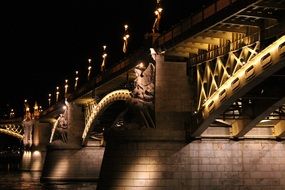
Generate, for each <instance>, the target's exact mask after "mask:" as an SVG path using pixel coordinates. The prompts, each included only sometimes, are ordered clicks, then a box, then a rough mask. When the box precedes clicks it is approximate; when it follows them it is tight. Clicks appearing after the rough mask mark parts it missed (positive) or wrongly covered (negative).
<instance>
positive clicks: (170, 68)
mask: <svg viewBox="0 0 285 190" xmlns="http://www.w3.org/2000/svg"><path fill="white" fill-rule="evenodd" d="M164 58H165V57H164V55H156V77H155V117H156V126H157V128H160V129H162V128H168V129H173V130H184V125H185V122H186V121H187V120H188V119H189V117H190V111H191V90H190V82H189V80H188V76H187V72H186V69H187V64H186V62H166V61H165V59H164Z"/></svg>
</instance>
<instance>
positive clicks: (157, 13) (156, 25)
mask: <svg viewBox="0 0 285 190" xmlns="http://www.w3.org/2000/svg"><path fill="white" fill-rule="evenodd" d="M160 1H161V0H157V1H156V9H155V11H154V14H155V20H154V23H153V26H152V33H157V32H159V25H160V19H161V13H162V10H163V9H162V7H161V4H160Z"/></svg>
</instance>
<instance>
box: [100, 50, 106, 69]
mask: <svg viewBox="0 0 285 190" xmlns="http://www.w3.org/2000/svg"><path fill="white" fill-rule="evenodd" d="M106 48H107V46H106V45H104V46H103V55H102V58H103V61H102V64H101V72H104V71H105V63H106V57H107V53H106Z"/></svg>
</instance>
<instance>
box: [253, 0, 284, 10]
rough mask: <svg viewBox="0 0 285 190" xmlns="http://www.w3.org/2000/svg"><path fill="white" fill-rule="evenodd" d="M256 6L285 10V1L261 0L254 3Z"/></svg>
mask: <svg viewBox="0 0 285 190" xmlns="http://www.w3.org/2000/svg"><path fill="white" fill-rule="evenodd" d="M254 6H255V7H260V8H270V9H277V10H285V1H279V2H276V1H274V2H260V3H257V4H256V5H254Z"/></svg>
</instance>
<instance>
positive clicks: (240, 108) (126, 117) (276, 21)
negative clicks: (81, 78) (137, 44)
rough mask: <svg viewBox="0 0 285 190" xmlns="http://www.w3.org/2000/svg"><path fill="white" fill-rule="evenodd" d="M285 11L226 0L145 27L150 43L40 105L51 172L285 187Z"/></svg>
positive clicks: (61, 177)
mask: <svg viewBox="0 0 285 190" xmlns="http://www.w3.org/2000/svg"><path fill="white" fill-rule="evenodd" d="M284 13H285V1H284V0H217V1H215V2H214V3H213V4H211V5H208V6H206V7H203V8H202V9H201V10H200V11H198V12H196V13H195V14H193V15H192V16H190V17H188V18H185V19H184V20H182V21H181V22H180V23H178V24H177V25H175V26H174V27H173V28H171V29H170V30H169V31H167V32H165V33H162V34H159V33H152V34H148V35H146V36H148V38H147V39H146V43H145V46H144V47H142V48H141V49H138V50H137V51H136V52H135V53H133V54H130V55H129V56H128V57H127V58H126V59H124V60H122V61H121V62H119V63H117V64H115V65H114V66H113V67H112V68H110V70H107V71H105V72H103V73H100V74H99V75H98V76H96V77H94V78H92V79H90V80H89V81H88V82H87V83H86V84H84V85H83V86H81V87H80V88H77V89H76V90H75V91H74V92H72V93H70V94H68V95H67V96H66V97H65V98H64V99H62V100H61V101H58V102H57V103H56V104H54V105H52V106H51V107H49V108H48V109H46V110H44V111H43V112H42V113H41V115H40V117H39V119H38V123H37V125H38V127H39V129H40V130H42V132H40V133H39V134H41V135H40V137H41V138H40V140H41V139H44V140H43V141H44V142H45V144H46V147H45V148H44V151H46V156H45V160H44V165H43V168H42V180H43V181H56V180H58V181H67V180H83V181H84V180H93V181H98V189H176V188H177V189H239V188H240V189H272V188H275V187H276V189H282V188H285V184H284V182H283V181H284V175H283V171H284V166H285V161H284V159H283V155H284V154H285V152H284V150H285V149H284V148H285V145H284V141H283V139H284V135H285V125H284V113H285V109H284V108H285V107H284V100H285V98H284V97H285V96H284V95H285V90H284V88H282V87H283V83H284V76H285V75H284V74H285V73H284V72H285V70H284V66H285V60H284V59H285V57H284V56H285V32H284V31H285V22H284V19H285V18H284V15H285V14H284ZM6 130H7V128H6ZM15 131H16V130H14V129H13V130H12V128H11V131H10V133H11V134H12V133H13V134H14V136H17V135H18V136H19V134H20V132H19V133H18V132H16V133H18V134H15ZM43 134H45V135H43ZM19 137H20V136H19ZM43 147H44V146H43Z"/></svg>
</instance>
